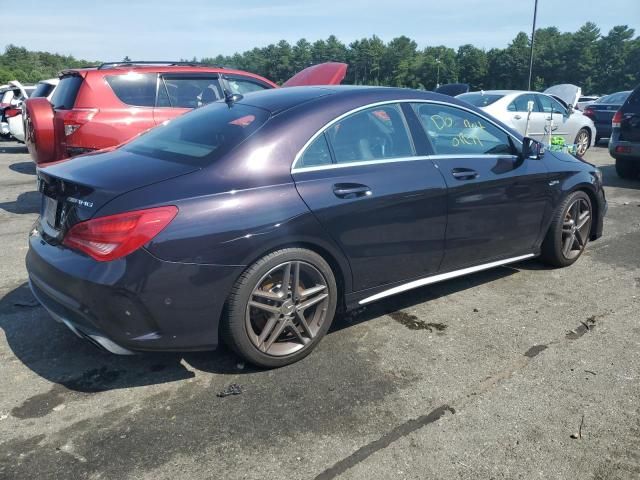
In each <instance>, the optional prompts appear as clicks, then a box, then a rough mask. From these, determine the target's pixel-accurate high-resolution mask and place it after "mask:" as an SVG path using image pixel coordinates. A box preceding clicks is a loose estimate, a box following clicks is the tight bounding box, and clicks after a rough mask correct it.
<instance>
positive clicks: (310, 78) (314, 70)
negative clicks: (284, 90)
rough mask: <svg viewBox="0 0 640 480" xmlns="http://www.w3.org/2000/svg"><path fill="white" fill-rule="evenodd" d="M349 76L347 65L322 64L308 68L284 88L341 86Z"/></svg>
mask: <svg viewBox="0 0 640 480" xmlns="http://www.w3.org/2000/svg"><path fill="white" fill-rule="evenodd" d="M346 74H347V64H346V63H338V62H327V63H320V64H318V65H313V66H311V67H307V68H305V69H304V70H302V71H300V72H298V73H296V74H295V75H294V76H293V77H291V78H290V79H289V80H287V81H286V82H284V84H283V85H282V86H283V87H301V86H314V85H316V86H317V85H339V84H340V82H342V80H344V77H345V75H346Z"/></svg>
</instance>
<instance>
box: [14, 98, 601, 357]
mask: <svg viewBox="0 0 640 480" xmlns="http://www.w3.org/2000/svg"><path fill="white" fill-rule="evenodd" d="M38 181H39V188H40V191H41V192H42V193H43V202H42V212H41V216H40V220H39V221H38V222H37V224H36V225H35V227H34V229H33V230H32V231H31V234H30V238H29V245H30V246H29V251H28V254H27V260H26V262H27V270H28V272H29V282H30V285H31V288H32V290H33V292H34V295H35V297H36V298H37V299H38V300H39V301H40V302H41V303H42V305H44V307H45V308H46V309H47V310H48V311H49V312H51V314H52V315H53V317H55V318H57V319H58V320H60V321H61V322H64V323H65V324H66V325H67V326H69V327H70V328H71V330H73V331H74V332H75V333H77V334H78V335H80V336H82V337H85V338H88V339H90V340H91V341H92V342H94V343H96V344H98V345H101V346H102V347H104V348H106V349H107V350H110V351H111V352H114V353H131V352H132V351H138V350H142V351H145V350H205V349H213V348H215V347H216V346H217V345H218V344H219V343H220V342H221V341H225V342H226V343H227V344H228V345H230V346H231V348H233V349H234V350H235V351H236V352H238V353H239V354H240V355H241V356H243V357H244V358H246V359H247V360H248V361H250V362H252V363H254V364H256V365H259V366H263V367H277V366H282V365H286V364H288V363H292V362H295V361H297V360H300V359H301V358H303V357H304V356H306V355H307V354H309V353H310V352H311V350H312V349H313V348H314V347H315V346H316V345H317V344H318V342H319V341H320V340H321V338H322V337H323V336H324V335H325V334H326V332H327V331H328V330H329V327H330V326H331V322H332V321H333V317H334V313H335V312H336V309H338V308H340V309H341V310H343V309H350V308H355V307H358V306H362V305H367V304H369V303H371V302H374V301H377V300H379V299H382V298H386V297H388V296H391V295H395V294H398V293H401V292H405V291H407V290H410V289H413V288H417V287H420V286H423V285H429V284H432V283H435V282H439V281H442V280H447V279H450V278H455V277H459V276H462V275H466V274H469V273H473V272H478V271H481V270H486V269H489V268H493V267H496V266H499V265H503V264H508V263H513V262H517V261H521V260H525V259H528V258H533V257H536V256H540V257H541V259H542V260H543V261H544V262H546V263H548V264H549V265H552V266H556V267H563V266H568V265H571V264H572V263H574V262H575V261H576V260H577V259H578V258H579V257H580V255H581V254H582V252H583V251H584V249H585V247H586V245H587V243H588V242H589V240H594V239H596V238H598V237H599V236H600V235H601V234H602V226H603V216H604V214H605V212H606V202H605V198H604V192H603V188H602V177H601V173H600V171H599V170H598V169H597V168H596V167H595V166H593V165H591V164H589V163H586V162H583V161H581V160H579V159H577V158H575V157H574V156H572V155H569V154H566V153H562V152H551V151H547V152H546V153H545V152H544V147H543V146H542V145H541V144H540V143H538V142H536V141H535V140H532V139H530V138H523V137H522V136H521V135H519V134H518V133H517V132H515V131H513V130H512V129H510V128H508V127H507V126H505V125H504V124H503V123H501V122H500V121H499V120H497V119H495V118H494V117H492V116H490V115H488V114H487V113H486V112H484V111H482V110H480V109H477V108H475V107H473V106H471V105H469V104H468V103H466V102H462V101H459V100H457V99H455V98H453V97H448V96H445V95H439V94H436V93H433V92H424V91H417V90H410V89H399V88H381V87H352V86H350V87H339V86H334V87H330V86H327V87H322V88H318V87H300V88H283V89H279V90H272V91H260V92H255V93H252V94H250V95H246V96H245V97H244V98H241V99H237V100H235V101H234V100H233V99H230V100H229V101H228V102H227V103H225V102H214V103H212V104H210V105H207V106H205V107H203V108H199V109H197V110H195V111H193V112H191V113H188V114H186V115H184V116H182V117H180V118H177V119H175V120H173V121H171V122H169V123H167V124H166V125H162V126H159V127H157V128H155V129H153V130H150V131H149V132H147V133H145V134H143V135H140V136H139V137H137V138H134V139H133V140H131V141H130V142H128V143H126V144H124V145H122V146H120V147H118V148H115V149H113V150H111V151H108V152H98V153H94V154H89V155H87V156H84V157H79V158H73V159H70V160H67V161H65V162H59V163H56V164H52V165H49V166H45V167H41V168H38ZM576 301H579V299H576ZM219 335H221V337H220V336H219Z"/></svg>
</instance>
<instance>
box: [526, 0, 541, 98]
mask: <svg viewBox="0 0 640 480" xmlns="http://www.w3.org/2000/svg"><path fill="white" fill-rule="evenodd" d="M537 16H538V0H535V5H534V7H533V28H532V29H531V52H530V53H529V85H528V86H527V90H531V77H532V75H533V43H534V42H535V38H536V17H537Z"/></svg>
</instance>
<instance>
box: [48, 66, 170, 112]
mask: <svg viewBox="0 0 640 480" xmlns="http://www.w3.org/2000/svg"><path fill="white" fill-rule="evenodd" d="M106 80H107V83H108V84H109V86H110V87H111V89H112V90H113V93H115V94H116V97H118V99H119V100H120V101H121V102H122V103H124V104H126V105H131V106H134V107H153V106H155V104H156V86H157V81H158V75H157V74H155V73H137V72H127V73H125V74H123V75H107V77H106ZM61 85H62V84H61ZM58 90H60V86H58V89H57V90H56V93H57V92H58ZM54 96H55V94H54Z"/></svg>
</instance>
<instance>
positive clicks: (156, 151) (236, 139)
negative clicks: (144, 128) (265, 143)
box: [122, 102, 269, 167]
mask: <svg viewBox="0 0 640 480" xmlns="http://www.w3.org/2000/svg"><path fill="white" fill-rule="evenodd" d="M268 119H269V112H268V111H267V110H263V109H261V108H256V107H250V106H248V105H241V104H235V105H234V106H233V107H232V108H229V107H228V106H227V104H226V103H224V102H220V103H213V104H211V105H209V106H207V107H205V108H198V109H196V110H194V111H193V112H189V113H187V114H185V115H182V116H180V117H178V118H176V119H174V120H172V121H170V122H169V123H166V124H164V125H161V126H158V127H156V128H154V129H152V130H150V131H148V132H147V133H145V134H144V135H141V136H139V137H137V138H135V139H134V140H132V141H130V142H129V143H127V144H126V145H124V146H123V147H122V149H123V150H125V151H128V152H133V153H137V154H139V155H145V156H148V157H155V158H159V159H162V160H168V161H172V162H178V163H186V164H189V165H196V166H199V167H204V166H206V165H209V164H211V163H213V162H214V161H215V160H216V159H218V158H220V157H221V156H222V155H224V154H226V153H227V152H229V151H231V150H232V149H233V148H235V147H236V146H238V145H239V144H240V143H242V142H243V141H244V140H246V139H247V138H248V137H249V136H251V135H252V134H253V133H254V132H256V131H257V130H258V129H259V128H260V127H261V126H262V125H264V124H265V122H266V121H267V120H268Z"/></svg>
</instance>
